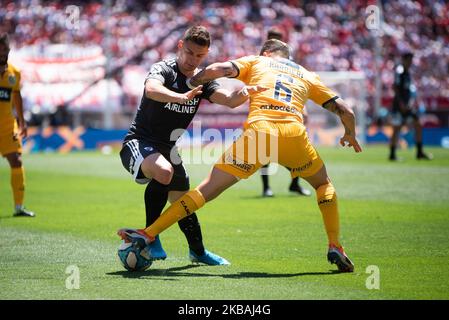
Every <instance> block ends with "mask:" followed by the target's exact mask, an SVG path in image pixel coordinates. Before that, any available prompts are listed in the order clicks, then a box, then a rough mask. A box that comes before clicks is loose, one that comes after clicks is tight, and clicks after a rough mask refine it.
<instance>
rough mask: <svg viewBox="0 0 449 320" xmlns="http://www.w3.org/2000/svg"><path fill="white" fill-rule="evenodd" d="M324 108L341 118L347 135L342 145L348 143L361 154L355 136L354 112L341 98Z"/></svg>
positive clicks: (330, 102)
mask: <svg viewBox="0 0 449 320" xmlns="http://www.w3.org/2000/svg"><path fill="white" fill-rule="evenodd" d="M323 107H324V108H325V109H327V110H328V111H330V112H333V113H335V114H336V115H337V116H339V117H340V121H341V123H342V124H343V127H344V128H345V134H344V136H343V137H342V138H341V139H340V144H341V145H342V146H343V147H344V146H345V145H346V143H347V146H348V147H353V148H354V150H355V152H361V151H362V148H361V147H360V145H359V143H358V141H357V138H356V136H355V115H354V112H353V111H352V110H351V109H350V108H349V107H348V105H347V104H346V103H345V102H344V101H343V99H341V98H337V99H331V100H329V101H328V102H326V103H325V104H324V105H323Z"/></svg>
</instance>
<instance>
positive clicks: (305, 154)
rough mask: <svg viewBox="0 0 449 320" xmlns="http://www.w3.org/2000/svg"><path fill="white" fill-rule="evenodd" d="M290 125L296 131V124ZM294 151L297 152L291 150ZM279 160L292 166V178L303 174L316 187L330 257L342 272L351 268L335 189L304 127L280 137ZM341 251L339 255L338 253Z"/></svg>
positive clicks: (282, 163) (285, 164)
mask: <svg viewBox="0 0 449 320" xmlns="http://www.w3.org/2000/svg"><path fill="white" fill-rule="evenodd" d="M289 126H291V127H292V128H291V130H290V131H291V132H292V133H294V132H295V130H294V128H295V126H298V125H295V124H291V125H289ZM291 150H295V152H291ZM279 155H280V156H279V163H280V164H281V165H284V166H287V167H290V168H292V169H291V174H292V178H295V177H297V176H301V177H302V178H303V179H305V180H306V181H307V182H309V184H310V185H311V186H312V187H313V188H314V189H315V192H316V196H317V203H318V207H319V209H320V212H321V215H322V218H323V222H324V227H325V230H326V233H327V237H328V244H329V251H328V260H329V261H331V262H332V263H336V264H337V266H338V268H339V270H340V271H352V270H353V264H352V262H351V261H350V260H349V258H347V256H346V255H345V253H344V250H343V248H342V246H341V244H340V241H339V232H340V223H339V212H338V204H337V194H336V192H335V188H334V186H333V185H332V183H331V180H330V178H329V177H328V175H327V171H326V167H325V166H324V163H323V161H322V160H321V157H320V156H319V155H318V153H317V152H316V150H315V148H314V147H313V146H312V144H311V143H310V141H309V139H308V136H307V133H306V131H305V128H302V127H301V126H298V127H297V135H296V136H292V137H289V138H284V139H280V140H279ZM337 253H338V254H337Z"/></svg>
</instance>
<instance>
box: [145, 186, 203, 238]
mask: <svg viewBox="0 0 449 320" xmlns="http://www.w3.org/2000/svg"><path fill="white" fill-rule="evenodd" d="M205 203H206V200H205V199H204V197H203V195H202V194H201V192H199V191H198V190H197V189H194V190H190V191H189V192H187V193H186V194H185V195H183V196H182V197H181V198H179V199H178V200H176V201H175V202H174V203H173V204H172V205H171V206H170V207H168V208H167V210H165V211H164V212H163V213H162V214H161V216H160V217H159V218H158V219H157V220H156V221H155V222H154V223H153V224H152V225H151V226H149V227H148V228H146V229H145V233H146V234H148V235H149V236H150V237H151V238H154V237H156V236H157V235H158V234H159V233H161V232H162V231H164V230H165V229H167V228H168V227H170V226H171V225H172V224H174V223H176V222H178V221H179V220H181V219H182V218H185V217H187V216H188V215H191V214H192V213H193V212H195V211H196V210H198V209H199V208H201V207H202V206H204V204H205Z"/></svg>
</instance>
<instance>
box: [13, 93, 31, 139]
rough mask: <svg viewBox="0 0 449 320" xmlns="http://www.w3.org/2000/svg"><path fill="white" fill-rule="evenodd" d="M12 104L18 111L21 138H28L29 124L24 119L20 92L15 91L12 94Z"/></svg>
mask: <svg viewBox="0 0 449 320" xmlns="http://www.w3.org/2000/svg"><path fill="white" fill-rule="evenodd" d="M12 103H13V105H14V107H15V109H16V114H17V122H18V124H19V130H20V133H19V134H20V136H21V137H22V138H26V137H27V136H28V132H27V124H26V122H25V118H24V117H23V100H22V95H21V94H20V90H14V91H13V93H12Z"/></svg>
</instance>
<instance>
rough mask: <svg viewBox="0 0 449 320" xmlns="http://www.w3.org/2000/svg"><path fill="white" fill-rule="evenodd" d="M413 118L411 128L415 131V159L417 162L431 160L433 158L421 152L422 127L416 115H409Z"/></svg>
mask: <svg viewBox="0 0 449 320" xmlns="http://www.w3.org/2000/svg"><path fill="white" fill-rule="evenodd" d="M411 116H412V118H413V126H414V129H415V143H416V159H418V160H422V159H424V160H431V159H432V158H433V157H432V155H430V154H427V153H425V152H424V150H423V138H422V125H421V122H420V121H419V118H418V116H417V115H416V114H414V113H413V114H412V115H411Z"/></svg>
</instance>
